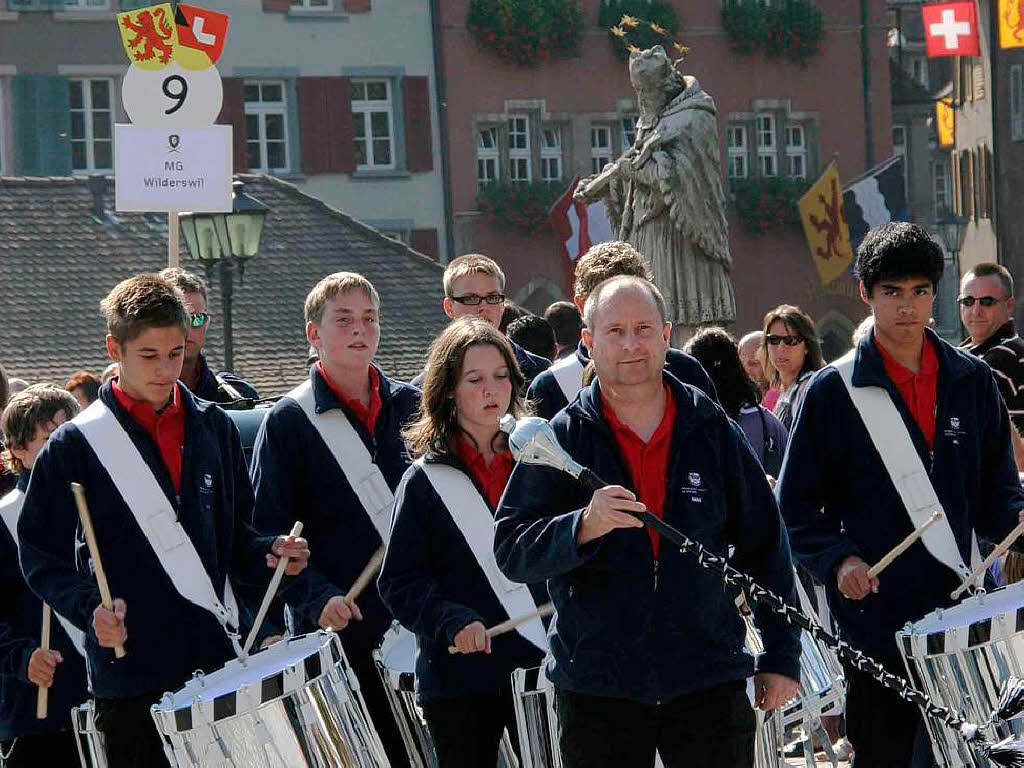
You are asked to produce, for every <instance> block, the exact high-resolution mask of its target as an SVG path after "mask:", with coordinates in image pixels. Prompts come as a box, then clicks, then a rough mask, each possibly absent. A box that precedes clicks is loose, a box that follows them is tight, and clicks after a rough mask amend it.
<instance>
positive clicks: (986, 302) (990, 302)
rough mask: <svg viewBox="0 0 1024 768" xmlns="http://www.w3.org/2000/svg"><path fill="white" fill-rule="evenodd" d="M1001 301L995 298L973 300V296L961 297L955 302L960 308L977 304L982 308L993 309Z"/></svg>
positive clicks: (984, 297) (985, 297) (980, 297)
mask: <svg viewBox="0 0 1024 768" xmlns="http://www.w3.org/2000/svg"><path fill="white" fill-rule="evenodd" d="M1000 301H1002V299H997V298H996V297H995V296H979V297H978V298H974V297H973V296H961V297H960V298H959V299H957V300H956V303H957V304H959V305H960V306H961V307H973V306H974V302H978V303H979V304H981V306H983V307H994V306H995V305H996V304H998V303H999V302H1000Z"/></svg>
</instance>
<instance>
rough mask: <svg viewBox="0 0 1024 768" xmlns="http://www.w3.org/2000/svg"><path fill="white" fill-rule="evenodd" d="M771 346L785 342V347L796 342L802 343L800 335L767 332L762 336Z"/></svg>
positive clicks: (792, 345)
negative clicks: (781, 334)
mask: <svg viewBox="0 0 1024 768" xmlns="http://www.w3.org/2000/svg"><path fill="white" fill-rule="evenodd" d="M764 340H765V341H767V342H768V343H769V344H770V345H771V346H773V347H777V346H779V344H785V345H786V346H787V347H795V346H796V345H797V344H801V343H803V337H802V336H779V335H778V334H776V333H769V334H767V335H766V336H765V337H764Z"/></svg>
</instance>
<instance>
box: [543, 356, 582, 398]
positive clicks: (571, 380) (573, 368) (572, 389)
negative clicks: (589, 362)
mask: <svg viewBox="0 0 1024 768" xmlns="http://www.w3.org/2000/svg"><path fill="white" fill-rule="evenodd" d="M548 370H549V371H551V375H552V376H554V377H555V381H556V382H558V386H559V388H560V389H561V390H562V394H563V395H565V399H566V400H568V401H569V402H570V403H571V402H572V401H573V399H574V398H575V397H576V395H577V394H578V393H579V391H580V390H581V389H583V363H581V362H580V359H579V357H578V356H577V354H576V353H575V352H573V353H572V354H571V355H566V356H565V357H563V358H562V359H561V360H558V361H557V362H555V363H554V364H553V365H552V366H551V367H550V368H548Z"/></svg>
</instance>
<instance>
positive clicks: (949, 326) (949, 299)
mask: <svg viewBox="0 0 1024 768" xmlns="http://www.w3.org/2000/svg"><path fill="white" fill-rule="evenodd" d="M932 227H933V228H934V229H935V230H936V231H937V232H938V233H939V235H940V236H941V237H942V239H943V241H944V242H945V244H946V251H947V252H948V254H949V256H948V259H949V262H951V263H947V265H946V267H947V269H946V270H945V274H944V275H943V278H942V280H941V282H940V291H939V299H938V304H937V307H936V308H937V310H938V311H937V312H936V315H937V317H938V319H939V320H940V323H939V326H940V328H941V331H940V332H941V334H942V336H944V337H945V338H946V339H954V338H958V337H959V335H960V315H959V313H958V312H957V311H956V309H954V308H953V307H954V306H955V302H956V295H957V291H958V289H959V288H958V286H959V283H960V248H961V247H962V246H963V241H964V235H965V234H966V230H967V219H966V218H964V217H963V216H957V215H956V214H955V213H946V214H944V215H942V216H940V217H939V218H937V219H936V220H935V221H933V222H932Z"/></svg>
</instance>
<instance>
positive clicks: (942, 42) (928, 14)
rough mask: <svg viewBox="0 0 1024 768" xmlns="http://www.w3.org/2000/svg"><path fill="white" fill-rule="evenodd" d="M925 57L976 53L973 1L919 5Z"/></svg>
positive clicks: (976, 42) (976, 41)
mask: <svg viewBox="0 0 1024 768" xmlns="http://www.w3.org/2000/svg"><path fill="white" fill-rule="evenodd" d="M921 19H922V21H923V22H924V40H925V50H926V51H927V54H928V58H930V59H934V58H938V57H940V56H978V55H979V48H978V16H977V13H976V11H975V8H974V1H973V0H970V2H957V3H930V4H929V5H922V6H921Z"/></svg>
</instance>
